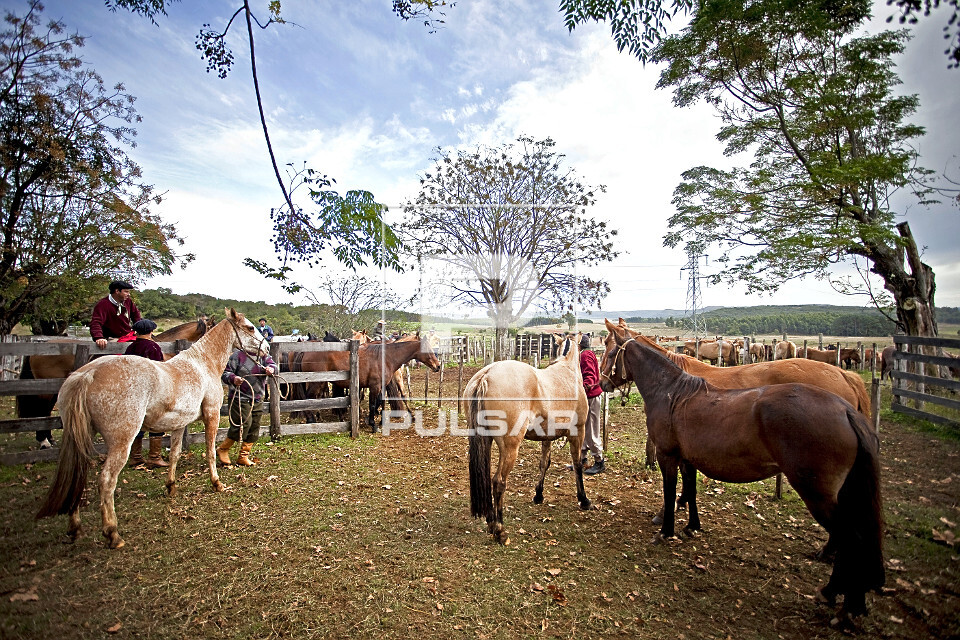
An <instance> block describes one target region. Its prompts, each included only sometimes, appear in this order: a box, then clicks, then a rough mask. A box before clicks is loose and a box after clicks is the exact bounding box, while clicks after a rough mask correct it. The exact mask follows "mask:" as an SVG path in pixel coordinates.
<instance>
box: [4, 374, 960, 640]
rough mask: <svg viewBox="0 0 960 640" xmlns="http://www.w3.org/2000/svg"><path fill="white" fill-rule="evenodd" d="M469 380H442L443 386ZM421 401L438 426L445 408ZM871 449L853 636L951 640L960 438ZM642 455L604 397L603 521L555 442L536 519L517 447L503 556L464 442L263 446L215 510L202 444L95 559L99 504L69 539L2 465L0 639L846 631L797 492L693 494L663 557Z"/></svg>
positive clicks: (143, 481) (125, 510)
mask: <svg viewBox="0 0 960 640" xmlns="http://www.w3.org/2000/svg"><path fill="white" fill-rule="evenodd" d="M421 372H422V370H420V371H414V389H413V394H414V397H417V396H418V394H419V395H420V396H421V397H422V392H423V387H422V382H418V381H417V376H418V375H420V373H421ZM470 373H472V371H469V370H468V371H467V372H466V375H465V378H464V381H466V379H468V378H469V374H470ZM436 382H437V381H436V378H435V377H434V378H433V379H432V380H431V389H432V390H435V386H436ZM418 384H419V385H420V386H419V390H418ZM456 384H457V380H456V375H455V374H453V375H451V374H450V373H449V371H448V373H447V375H446V380H445V383H444V387H443V391H444V393H446V394H449V395H453V394H454V393H455V391H456ZM447 406H448V405H447V404H445V408H446V407H447ZM420 408H421V410H422V411H423V415H424V420H425V423H427V424H428V425H435V424H436V420H437V409H436V406H435V403H431V404H429V405H427V406H423V404H422V402H421V405H420ZM880 435H881V441H882V449H881V457H882V474H883V475H882V483H883V496H884V501H885V515H886V521H887V528H886V539H885V558H886V563H887V584H886V587H885V588H884V591H883V593H882V594H875V595H874V594H871V595H868V606H869V608H870V613H869V614H868V616H866V617H865V618H864V619H863V620H862V623H861V625H862V626H861V632H860V635H862V636H863V637H879V638H893V639H900V638H910V639H913V638H957V637H960V597H958V596H960V587H958V585H960V580H958V575H960V551H958V547H957V541H956V536H960V528H958V523H960V441H958V440H957V438H956V437H950V436H949V435H944V434H943V433H941V432H937V431H933V430H929V429H926V428H924V427H922V426H917V425H914V424H903V423H900V422H893V421H888V420H884V421H883V422H882V424H881V432H880ZM644 444H645V426H644V417H643V410H642V408H641V407H640V406H638V403H637V401H636V398H634V399H632V400H631V401H630V403H628V405H627V406H623V407H621V406H620V404H619V401H618V400H613V401H611V414H610V427H609V432H608V458H609V463H608V471H607V472H606V473H604V474H600V475H599V476H597V477H594V478H590V479H588V480H587V481H586V489H587V494H588V497H589V498H590V499H591V500H592V501H593V504H594V506H595V508H594V509H593V510H590V511H580V510H579V509H577V506H576V499H575V490H574V482H573V475H572V472H571V471H569V470H567V469H566V468H565V467H566V465H567V464H568V463H569V458H570V455H569V452H568V451H567V450H566V449H559V448H555V449H554V450H553V460H554V463H553V466H552V467H551V469H550V471H549V472H548V476H547V482H546V487H545V497H546V502H545V503H544V504H543V505H533V504H532V502H531V498H532V495H533V485H534V483H535V480H536V476H537V464H538V460H539V446H536V445H533V444H530V445H529V446H526V447H524V448H523V450H522V453H521V458H520V462H519V464H518V466H517V468H516V469H515V471H514V472H513V473H512V474H511V476H510V478H509V483H508V494H507V512H506V514H505V524H506V526H507V528H508V530H509V533H510V537H511V543H510V545H508V546H506V547H501V546H499V545H497V544H496V543H494V542H493V541H492V539H491V537H490V536H489V535H488V534H486V532H485V526H484V524H483V523H482V522H480V521H478V520H474V519H472V518H471V517H470V513H469V482H468V477H467V468H466V451H467V447H466V440H465V439H464V438H462V437H455V436H451V435H443V436H439V437H430V438H423V437H420V436H418V435H417V434H415V433H413V432H412V431H409V430H408V431H394V432H393V433H391V434H390V435H389V436H385V435H383V434H382V433H381V434H374V435H371V434H369V433H365V434H364V435H362V436H361V437H360V438H358V439H356V440H350V439H349V438H345V437H343V436H323V437H319V436H299V437H292V438H287V439H282V440H280V441H278V442H277V443H273V444H268V443H266V442H261V443H260V444H258V445H257V448H256V453H257V455H258V457H259V459H260V464H259V465H258V466H257V467H253V468H251V469H225V470H223V472H222V478H223V479H224V481H225V482H226V483H227V484H228V485H229V486H230V487H231V488H230V490H229V491H227V492H225V493H222V494H217V493H214V492H212V491H211V489H210V486H209V479H207V478H206V477H205V471H204V467H203V461H202V460H201V459H200V453H199V452H200V450H199V448H196V447H195V448H194V451H193V452H192V454H191V455H190V457H187V458H185V459H184V460H183V462H182V467H181V478H180V486H181V493H180V494H179V495H178V496H177V497H175V498H173V499H170V498H167V497H166V496H165V495H164V493H163V490H162V484H163V476H162V475H161V473H160V472H144V471H137V470H130V469H128V470H126V471H125V472H124V474H123V476H122V480H121V483H122V484H121V493H120V496H119V497H118V506H117V509H118V514H119V517H120V527H121V533H122V534H123V535H124V537H125V539H126V540H127V541H128V546H127V547H126V548H125V549H123V550H120V551H110V550H108V549H106V548H105V547H104V546H103V543H102V539H101V538H100V536H99V513H98V510H97V506H96V504H95V502H96V492H95V489H94V490H92V491H91V494H90V496H91V498H90V499H91V500H92V501H94V504H92V505H89V506H87V507H86V508H85V509H84V510H83V512H82V516H83V522H84V526H85V527H86V529H85V531H86V535H85V536H84V537H83V538H81V539H80V540H79V541H78V542H77V543H75V544H73V545H64V544H60V542H61V541H62V538H63V532H64V531H65V529H66V522H65V518H62V517H61V518H56V519H52V520H44V521H40V522H39V523H38V522H35V521H34V520H33V517H32V516H33V513H35V511H36V508H37V506H38V504H39V502H40V500H41V498H42V496H43V494H44V493H45V491H46V488H47V487H48V486H49V484H50V481H51V478H52V475H53V471H54V465H52V464H42V465H41V464H38V465H34V466H32V467H26V468H25V467H20V468H16V469H9V468H8V469H0V505H3V517H2V518H0V545H2V548H3V549H4V553H3V556H2V558H0V637H3V638H46V637H64V638H73V637H91V638H93V637H97V638H103V637H111V636H112V637H118V638H119V637H123V638H169V637H191V638H192V637H202V638H241V637H243V638H249V637H258V638H267V637H270V638H281V637H283V638H288V637H294V638H301V637H344V636H355V637H378V638H406V637H411V636H413V635H416V636H419V637H422V638H444V639H447V638H517V637H558V638H572V637H580V636H584V635H586V636H605V637H606V636H610V637H645V638H684V639H686V638H791V639H793V638H795V639H797V640H800V639H806V638H839V637H841V634H840V633H839V632H837V631H834V630H832V629H831V628H830V625H829V620H830V618H831V617H832V616H833V613H834V610H833V609H831V608H829V607H825V606H823V605H819V604H817V603H816V602H814V599H813V595H814V593H815V589H816V587H817V586H818V585H820V584H822V583H824V582H825V581H826V579H827V577H828V576H829V571H830V567H829V566H828V565H824V564H822V563H819V562H816V561H815V560H814V559H813V557H812V554H813V552H814V551H815V550H816V549H818V548H819V547H820V546H822V544H823V543H824V542H825V541H826V533H825V532H824V531H823V530H822V529H821V528H820V527H819V526H817V525H816V524H815V523H814V522H813V520H812V518H811V517H810V516H809V514H808V513H807V512H806V509H805V508H804V506H803V504H802V502H801V501H800V500H799V499H798V498H797V496H796V494H795V493H793V492H792V491H789V488H788V491H787V493H786V495H785V496H784V498H783V499H782V500H776V499H774V497H773V495H772V494H773V486H774V484H773V480H772V479H771V480H767V481H765V482H762V483H751V484H747V485H733V484H720V483H717V482H713V481H709V480H703V479H702V480H701V483H700V484H699V503H700V515H701V519H702V521H703V527H704V531H703V532H702V533H701V534H700V535H698V536H697V537H695V538H692V539H677V540H673V541H671V542H669V543H668V544H666V545H659V546H654V545H651V544H650V541H651V539H652V538H653V536H654V534H655V533H656V531H657V529H658V528H657V527H656V526H655V525H653V524H652V523H651V517H652V516H653V515H654V513H655V512H656V511H657V510H658V509H659V508H660V505H661V496H662V494H661V481H660V478H659V475H658V473H656V472H654V471H651V470H648V469H646V468H645V467H644ZM495 458H496V454H494V459H495ZM92 482H93V478H91V488H92V486H93V485H92ZM684 521H685V514H682V513H681V514H678V525H680V526H682V523H683V522H684ZM680 526H678V529H679V528H680Z"/></svg>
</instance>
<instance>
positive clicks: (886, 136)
mask: <svg viewBox="0 0 960 640" xmlns="http://www.w3.org/2000/svg"><path fill="white" fill-rule="evenodd" d="M856 25H857V21H856V19H852V20H851V21H850V23H849V24H846V25H842V21H840V20H837V19H836V16H831V15H826V14H823V13H820V12H818V11H816V10H815V8H811V6H810V5H809V4H808V3H805V2H800V1H794V0H762V1H761V2H755V3H750V4H747V3H744V2H741V1H740V0H715V1H713V2H710V3H707V4H704V5H702V6H701V8H700V10H699V12H698V14H697V16H696V17H695V19H694V20H693V21H692V22H691V23H690V25H689V26H688V27H687V28H686V29H684V30H683V32H682V33H681V34H680V35H677V36H671V37H668V38H665V39H664V40H663V41H662V42H661V43H660V45H658V47H657V48H656V50H655V51H654V54H653V60H654V61H656V62H664V63H666V64H667V67H666V69H665V70H664V71H663V72H662V74H661V77H660V81H659V83H658V85H657V86H658V87H670V88H673V91H674V103H675V104H676V105H677V106H680V107H684V106H688V105H691V104H693V103H695V102H697V101H698V100H704V101H706V102H707V103H709V104H711V105H713V106H714V108H715V109H716V110H717V112H718V114H719V115H720V117H721V119H722V121H723V127H722V128H721V130H720V133H719V134H718V137H719V139H720V140H722V141H723V142H725V143H726V153H727V154H728V155H735V154H740V153H752V155H753V162H752V163H751V164H750V165H749V166H748V167H739V168H734V169H730V170H723V169H716V168H712V167H704V166H701V167H695V168H693V169H690V170H689V171H687V172H685V173H684V174H683V182H682V183H681V184H680V185H679V186H678V187H677V188H676V190H675V192H674V204H675V205H676V207H677V213H676V214H675V215H673V216H672V217H671V218H670V221H669V222H670V226H671V231H670V232H669V233H668V234H667V235H666V236H665V238H664V244H665V245H667V246H671V247H673V246H677V245H679V244H684V245H685V248H686V249H687V250H688V251H690V250H695V251H700V252H702V251H703V250H704V249H705V248H706V247H708V246H711V245H714V246H717V245H719V246H720V247H721V248H722V250H723V252H724V253H723V255H722V256H721V258H720V259H719V263H720V264H722V265H723V269H722V270H721V271H720V272H719V273H718V274H717V275H716V277H715V279H716V280H721V279H723V280H727V281H729V282H738V283H740V284H741V285H743V284H746V286H747V287H748V289H750V290H753V291H773V290H776V289H777V288H778V287H779V286H780V285H781V284H782V283H783V282H785V281H787V280H789V279H792V278H798V277H803V276H810V275H812V276H815V277H818V278H827V277H828V276H829V269H830V267H831V265H832V264H834V263H836V262H838V261H841V260H848V261H849V260H855V259H856V258H860V259H862V260H865V261H867V263H869V265H870V271H871V272H872V273H874V274H876V275H877V276H879V277H880V278H881V279H882V280H883V282H884V286H885V288H886V289H887V291H889V293H890V294H891V295H892V297H893V301H894V304H895V306H896V312H897V322H898V324H899V325H900V326H901V327H902V328H903V329H904V330H905V331H906V332H907V333H908V334H910V335H936V333H937V326H936V318H935V309H934V291H935V288H936V287H935V282H934V273H933V270H932V269H931V268H930V267H929V266H928V265H926V264H924V263H923V262H922V261H921V260H920V255H919V251H918V249H917V246H916V243H915V241H914V239H913V236H912V234H911V232H910V228H909V225H908V223H906V222H901V223H899V224H897V223H896V216H897V214H898V213H899V212H897V211H894V210H891V209H890V204H889V203H890V197H891V195H892V194H893V193H894V192H895V191H897V190H899V189H912V190H913V191H914V193H916V194H917V196H918V197H919V198H920V200H921V201H923V200H924V198H926V197H927V196H928V195H929V193H930V187H929V183H928V178H929V175H930V172H929V171H926V170H924V169H923V168H921V167H919V166H918V164H917V152H916V149H915V147H914V146H913V145H912V141H913V140H914V139H915V138H916V137H917V136H919V135H920V134H922V132H923V130H922V128H920V127H918V126H915V125H912V124H910V123H909V122H907V119H908V118H909V117H910V116H911V115H912V114H913V113H914V112H915V110H916V108H917V105H918V102H919V101H918V99H917V97H916V96H915V95H909V96H901V95H896V94H895V93H894V88H895V87H896V85H897V84H899V79H898V77H897V75H896V74H895V73H894V71H893V63H892V62H891V58H892V57H893V56H894V55H896V54H898V53H900V52H902V50H903V47H904V44H905V42H906V40H907V34H906V32H903V31H900V32H889V31H888V32H884V33H881V34H878V35H871V36H863V37H852V36H851V35H850V33H851V32H852V31H853V29H854V28H855V27H856ZM853 290H854V291H856V290H857V289H856V287H853Z"/></svg>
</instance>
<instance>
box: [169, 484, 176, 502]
mask: <svg viewBox="0 0 960 640" xmlns="http://www.w3.org/2000/svg"><path fill="white" fill-rule="evenodd" d="M176 495H177V485H176V484H175V483H170V484H168V485H167V496H168V497H170V498H172V497H174V496H176Z"/></svg>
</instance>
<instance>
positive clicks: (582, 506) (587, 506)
mask: <svg viewBox="0 0 960 640" xmlns="http://www.w3.org/2000/svg"><path fill="white" fill-rule="evenodd" d="M592 508H593V504H592V503H591V502H590V501H589V500H584V501H583V502H581V503H580V510H581V511H590V509H592Z"/></svg>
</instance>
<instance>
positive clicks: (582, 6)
mask: <svg viewBox="0 0 960 640" xmlns="http://www.w3.org/2000/svg"><path fill="white" fill-rule="evenodd" d="M803 4H804V5H805V6H806V7H808V8H809V9H811V10H813V11H817V12H819V13H821V14H823V15H825V16H827V17H829V18H831V19H834V20H836V21H838V22H839V23H842V24H849V23H850V21H851V20H855V21H858V22H859V21H862V20H864V19H866V18H867V17H868V16H869V13H870V4H871V3H870V2H869V1H867V0H854V2H848V3H843V2H836V1H834V0H817V1H815V2H804V3H803ZM887 4H888V5H894V6H896V7H898V8H899V9H900V18H899V19H900V23H901V24H905V23H909V24H916V23H917V22H918V20H919V17H918V16H919V15H920V13H921V12H923V15H924V16H929V15H930V13H931V12H932V11H933V10H934V9H937V8H939V7H940V5H941V1H940V0H887ZM943 5H944V6H948V7H953V13H952V14H948V15H949V17H948V18H947V24H946V26H945V27H944V28H943V34H944V35H943V37H944V39H945V40H949V41H950V45H949V46H948V47H947V49H946V50H945V51H944V54H945V55H946V56H947V61H948V62H947V68H954V69H956V68H960V0H944V1H943ZM703 6H704V4H703V3H695V2H693V0H671V2H670V3H669V4H668V3H667V2H665V1H664V0H647V1H646V2H641V1H640V0H560V11H561V12H562V13H563V20H564V24H565V25H566V27H567V29H569V30H570V31H573V30H574V29H575V28H576V27H577V26H578V25H580V24H583V23H585V22H590V21H596V22H608V23H609V24H610V33H611V35H612V36H613V39H614V41H615V42H616V43H617V49H618V50H620V51H623V50H624V49H627V50H628V51H629V52H630V54H631V55H635V56H636V57H637V58H639V59H640V61H641V62H643V63H647V62H649V61H651V60H652V58H651V55H652V52H653V49H654V47H655V46H656V45H657V44H659V42H660V40H661V38H663V37H664V36H665V35H666V33H667V28H668V23H669V21H670V20H671V19H673V18H675V17H676V16H677V15H687V14H692V15H694V17H696V15H698V12H699V11H700V9H701V8H702V7H703ZM893 19H894V16H889V17H888V18H887V22H890V21H892V20H893Z"/></svg>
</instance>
